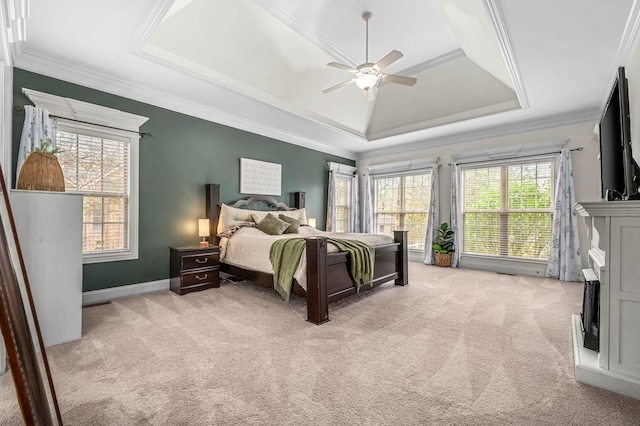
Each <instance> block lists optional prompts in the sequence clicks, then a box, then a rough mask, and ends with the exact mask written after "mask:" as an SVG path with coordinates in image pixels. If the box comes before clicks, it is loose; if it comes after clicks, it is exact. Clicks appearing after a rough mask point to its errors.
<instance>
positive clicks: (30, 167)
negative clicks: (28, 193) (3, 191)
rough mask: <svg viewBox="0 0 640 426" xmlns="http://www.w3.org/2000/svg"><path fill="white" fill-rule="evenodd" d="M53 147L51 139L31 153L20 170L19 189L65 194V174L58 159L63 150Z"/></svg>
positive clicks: (47, 139) (43, 141)
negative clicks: (57, 155) (58, 154)
mask: <svg viewBox="0 0 640 426" xmlns="http://www.w3.org/2000/svg"><path fill="white" fill-rule="evenodd" d="M52 145H53V142H52V141H51V139H50V138H46V139H43V140H41V141H40V145H39V146H37V147H35V148H34V149H33V151H31V153H30V154H29V156H28V157H27V159H26V160H24V164H23V165H22V168H21V169H20V175H19V176H18V182H17V184H16V188H17V189H30V190H35V191H59V192H64V174H63V173H62V167H60V163H59V162H58V157H56V154H57V153H59V152H61V149H59V148H54V147H53V146H52Z"/></svg>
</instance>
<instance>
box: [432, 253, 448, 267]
mask: <svg viewBox="0 0 640 426" xmlns="http://www.w3.org/2000/svg"><path fill="white" fill-rule="evenodd" d="M435 255H436V266H443V267H449V266H451V253H447V254H443V253H436V254H435Z"/></svg>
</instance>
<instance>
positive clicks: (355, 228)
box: [349, 175, 360, 232]
mask: <svg viewBox="0 0 640 426" xmlns="http://www.w3.org/2000/svg"><path fill="white" fill-rule="evenodd" d="M359 192H360V190H359V179H358V175H354V176H353V178H351V217H350V218H349V230H350V231H351V232H360V197H359Z"/></svg>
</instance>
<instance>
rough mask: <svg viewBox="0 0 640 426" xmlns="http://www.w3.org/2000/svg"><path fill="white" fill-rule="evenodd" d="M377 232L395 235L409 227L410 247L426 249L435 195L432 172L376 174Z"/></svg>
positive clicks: (375, 217)
mask: <svg viewBox="0 0 640 426" xmlns="http://www.w3.org/2000/svg"><path fill="white" fill-rule="evenodd" d="M373 182H374V186H375V209H374V211H375V216H374V220H375V225H374V226H375V232H376V233H380V234H387V235H392V234H393V231H394V230H397V229H405V230H407V231H408V233H407V238H408V246H409V249H410V250H423V249H424V239H425V234H426V231H427V219H428V217H429V200H430V198H431V172H430V171H420V172H413V173H412V174H387V175H379V176H374V177H373Z"/></svg>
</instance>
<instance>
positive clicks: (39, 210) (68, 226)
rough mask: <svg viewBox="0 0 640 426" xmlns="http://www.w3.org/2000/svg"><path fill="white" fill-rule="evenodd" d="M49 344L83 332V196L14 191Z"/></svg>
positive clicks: (13, 200)
mask: <svg viewBox="0 0 640 426" xmlns="http://www.w3.org/2000/svg"><path fill="white" fill-rule="evenodd" d="M9 198H10V201H11V207H12V210H13V216H14V220H15V224H16V230H17V233H18V239H19V242H20V247H21V249H22V255H23V258H24V263H25V267H26V270H27V276H28V279H29V283H30V285H31V292H32V294H33V299H34V303H35V306H36V313H37V315H38V322H39V324H40V329H41V331H42V339H43V341H44V344H45V346H51V345H57V344H59V343H64V342H69V341H71V340H76V339H79V338H80V337H81V335H82V195H78V194H68V193H64V192H44V191H20V190H12V191H10V192H9Z"/></svg>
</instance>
